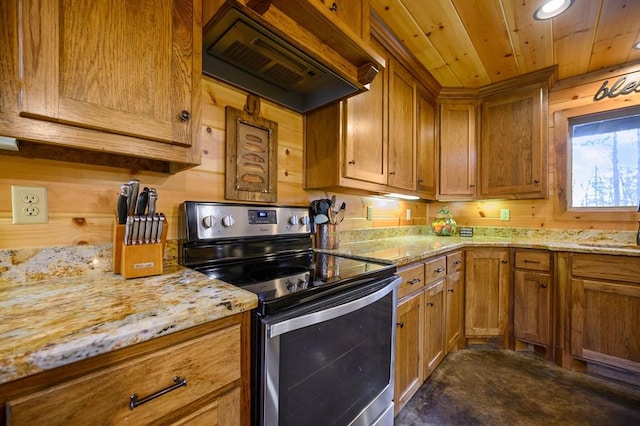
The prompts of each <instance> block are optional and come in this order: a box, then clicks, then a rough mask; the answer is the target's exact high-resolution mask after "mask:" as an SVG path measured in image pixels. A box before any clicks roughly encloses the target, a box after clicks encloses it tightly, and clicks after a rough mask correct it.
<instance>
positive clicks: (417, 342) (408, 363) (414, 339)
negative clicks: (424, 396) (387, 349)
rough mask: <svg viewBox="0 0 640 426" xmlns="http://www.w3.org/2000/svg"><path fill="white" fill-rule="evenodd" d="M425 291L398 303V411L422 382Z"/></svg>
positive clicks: (396, 395) (396, 401) (396, 388)
mask: <svg viewBox="0 0 640 426" xmlns="http://www.w3.org/2000/svg"><path fill="white" fill-rule="evenodd" d="M423 299H424V295H423V294H422V293H417V294H415V295H413V296H411V297H409V298H407V299H405V300H403V301H401V302H400V304H398V310H397V314H396V365H395V390H394V392H395V407H394V409H395V413H394V414H398V412H399V411H400V410H401V409H402V407H404V406H405V404H406V403H407V402H408V401H409V400H410V399H411V397H412V396H413V394H415V393H416V391H417V390H418V389H419V388H420V385H422V365H421V358H420V352H421V351H420V346H421V345H422V327H421V323H422V317H423V312H422V309H423V302H422V301H423Z"/></svg>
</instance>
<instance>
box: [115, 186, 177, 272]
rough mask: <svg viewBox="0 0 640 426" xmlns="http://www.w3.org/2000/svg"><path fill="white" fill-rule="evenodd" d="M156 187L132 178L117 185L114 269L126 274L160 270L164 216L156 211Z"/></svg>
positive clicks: (163, 237)
mask: <svg viewBox="0 0 640 426" xmlns="http://www.w3.org/2000/svg"><path fill="white" fill-rule="evenodd" d="M157 201H158V193H157V191H156V190H155V188H147V187H144V188H142V191H140V181H139V180H138V179H131V180H130V181H129V182H128V183H125V184H123V185H121V186H120V196H119V197H118V202H117V207H116V224H115V226H114V231H113V272H115V273H119V274H121V275H122V276H123V277H125V278H136V277H144V276H149V275H159V274H162V268H163V255H164V245H165V241H166V238H167V228H168V225H167V220H166V217H165V215H164V214H163V213H158V212H157V211H156V203H157Z"/></svg>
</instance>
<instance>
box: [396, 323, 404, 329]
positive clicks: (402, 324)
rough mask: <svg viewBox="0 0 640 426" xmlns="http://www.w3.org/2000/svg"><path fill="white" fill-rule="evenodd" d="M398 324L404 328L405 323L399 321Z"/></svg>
mask: <svg viewBox="0 0 640 426" xmlns="http://www.w3.org/2000/svg"><path fill="white" fill-rule="evenodd" d="M396 326H398V327H400V328H404V323H403V322H397V323H396Z"/></svg>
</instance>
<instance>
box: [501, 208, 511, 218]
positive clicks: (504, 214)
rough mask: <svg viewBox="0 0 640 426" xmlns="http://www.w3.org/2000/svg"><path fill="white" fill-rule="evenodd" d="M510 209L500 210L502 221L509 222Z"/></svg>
mask: <svg viewBox="0 0 640 426" xmlns="http://www.w3.org/2000/svg"><path fill="white" fill-rule="evenodd" d="M509 217H510V212H509V209H500V220H509Z"/></svg>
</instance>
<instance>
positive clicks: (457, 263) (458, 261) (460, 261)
mask: <svg viewBox="0 0 640 426" xmlns="http://www.w3.org/2000/svg"><path fill="white" fill-rule="evenodd" d="M453 263H455V264H456V265H459V264H461V263H462V260H456V261H455V262H453Z"/></svg>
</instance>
